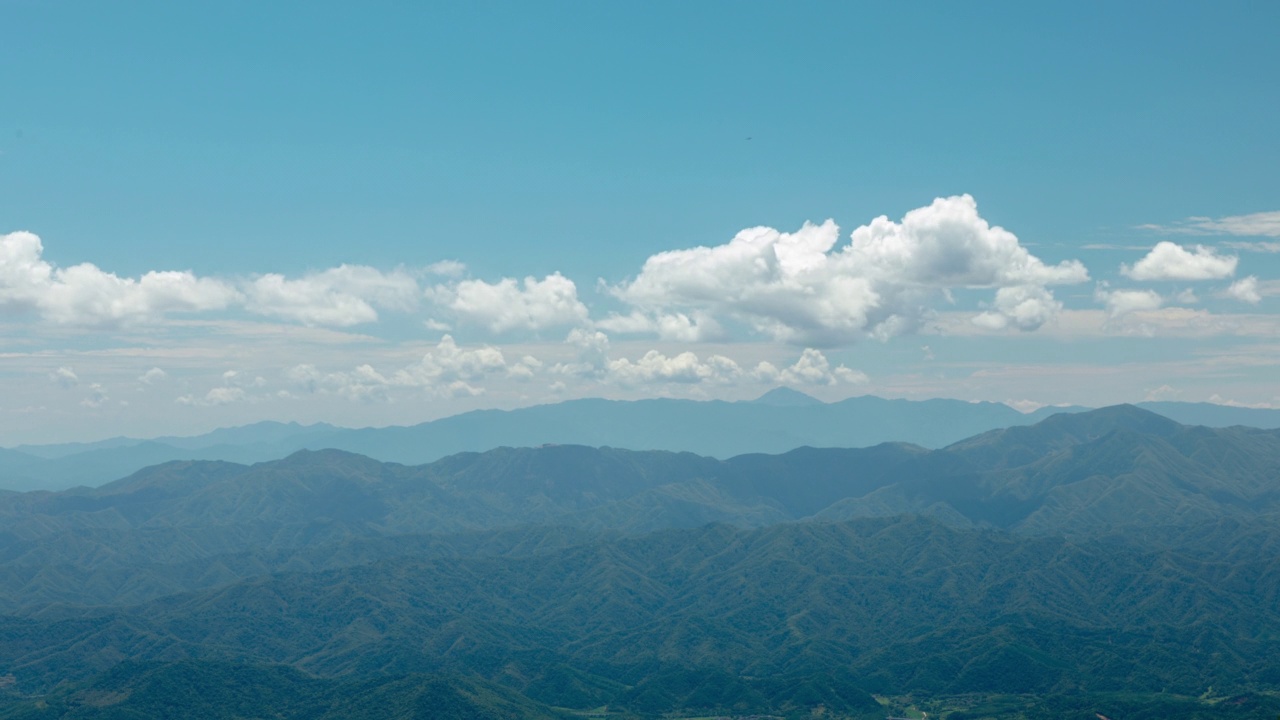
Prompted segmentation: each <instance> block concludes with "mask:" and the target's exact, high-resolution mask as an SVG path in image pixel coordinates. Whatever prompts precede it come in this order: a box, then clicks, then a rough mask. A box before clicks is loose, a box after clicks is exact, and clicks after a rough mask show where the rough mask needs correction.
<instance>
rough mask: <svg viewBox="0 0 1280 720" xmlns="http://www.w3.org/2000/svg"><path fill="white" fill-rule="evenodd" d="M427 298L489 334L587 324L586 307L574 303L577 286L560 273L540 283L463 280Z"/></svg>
mask: <svg viewBox="0 0 1280 720" xmlns="http://www.w3.org/2000/svg"><path fill="white" fill-rule="evenodd" d="M427 296H428V297H429V298H430V299H431V301H432V302H433V303H435V304H436V305H438V306H440V307H441V308H444V309H446V310H447V311H448V312H449V313H450V314H451V315H453V316H454V317H456V318H457V319H459V320H460V321H462V322H465V323H469V324H472V325H479V326H481V327H484V328H486V329H488V330H489V331H490V332H492V333H503V332H508V331H511V330H526V331H529V330H532V331H536V330H545V329H547V328H555V327H567V326H574V325H582V324H584V323H586V321H587V306H586V305H584V304H582V301H581V300H579V299H578V288H577V286H576V285H574V283H573V281H572V280H570V279H568V278H566V277H565V276H563V275H561V274H560V273H553V274H551V275H548V276H546V277H545V278H543V279H542V280H538V279H537V278H534V277H526V278H525V279H524V281H523V282H517V281H516V280H515V279H514V278H503V279H501V280H499V281H498V282H496V283H487V282H485V281H483V280H463V281H462V282H459V283H456V284H453V285H438V286H436V287H434V288H430V289H428V291H427Z"/></svg>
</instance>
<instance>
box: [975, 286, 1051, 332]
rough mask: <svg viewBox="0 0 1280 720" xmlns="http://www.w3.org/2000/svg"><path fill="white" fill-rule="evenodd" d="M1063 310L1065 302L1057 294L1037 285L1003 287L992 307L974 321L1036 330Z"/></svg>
mask: <svg viewBox="0 0 1280 720" xmlns="http://www.w3.org/2000/svg"><path fill="white" fill-rule="evenodd" d="M1060 312H1062V303H1060V302H1058V301H1057V300H1055V299H1054V298H1053V294H1052V293H1050V292H1049V291H1048V290H1046V289H1044V288H1043V287H1039V286H1036V285H1020V286H1016V287H1006V288H1000V289H999V290H997V291H996V299H995V302H994V303H992V304H991V309H989V310H987V311H986V312H983V313H981V314H979V315H976V316H974V318H973V322H974V324H977V325H980V326H982V327H986V328H990V329H992V330H1003V329H1004V328H1006V327H1009V326H1012V327H1016V328H1018V329H1019V330H1035V329H1036V328H1038V327H1040V326H1041V325H1044V324H1045V323H1046V322H1048V321H1049V320H1050V319H1052V318H1054V317H1056V316H1057V315H1058V313H1060Z"/></svg>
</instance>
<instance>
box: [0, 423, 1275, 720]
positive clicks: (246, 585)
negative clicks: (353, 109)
mask: <svg viewBox="0 0 1280 720" xmlns="http://www.w3.org/2000/svg"><path fill="white" fill-rule="evenodd" d="M1277 521H1280V431H1278V430H1266V429H1257V428H1248V427H1229V428H1216V429H1215V428H1208V427H1202V426H1188V425H1182V424H1179V423H1177V422H1174V421H1173V420H1170V419H1169V418H1167V417H1164V416H1162V415H1158V414H1155V413H1152V412H1149V411H1146V410H1143V409H1140V408H1136V407H1133V406H1117V407H1112V408H1105V409H1101V410H1096V411H1088V412H1077V413H1064V414H1057V415H1052V416H1049V417H1047V418H1045V419H1043V420H1041V421H1040V422H1038V423H1036V424H1034V425H1026V426H1014V427H1007V428H1003V429H997V430H990V431H987V432H983V433H980V434H977V435H975V436H973V437H969V438H967V439H964V440H960V441H958V442H954V443H951V444H948V445H946V446H944V447H941V448H937V449H929V448H926V447H922V446H920V445H917V444H910V443H903V442H894V443H883V444H879V445H875V446H872V447H865V448H811V447H804V448H799V449H795V450H791V451H789V452H785V453H781V454H760V453H756V454H745V455H737V456H733V457H729V458H726V459H717V458H714V457H707V456H702V455H696V454H693V453H685V452H670V451H654V450H622V449H616V448H609V447H588V446H581V445H549V446H542V447H517V448H512V447H503V448H498V449H493V450H488V451H485V452H469V453H459V454H455V455H451V456H448V457H445V458H443V459H439V460H437V461H435V462H432V463H430V464H425V465H402V464H396V463H387V462H380V461H377V460H373V459H371V458H369V457H365V456H361V455H357V454H353V453H350V452H345V451H341V450H320V451H307V450H304V451H299V452H296V453H294V454H292V455H290V456H288V457H286V458H283V459H280V460H273V461H270V462H263V463H258V464H254V465H243V464H236V463H231V462H225V461H180V462H169V463H164V464H161V465H157V466H154V467H150V468H147V469H145V470H142V471H140V472H137V473H135V474H133V475H131V476H129V477H127V478H123V479H121V480H118V481H115V482H111V483H108V484H106V485H103V486H101V487H97V488H76V489H73V490H67V491H63V492H29V493H14V494H9V495H4V496H0V593H2V594H0V613H3V615H2V616H0V680H3V679H5V678H8V679H7V680H4V682H0V691H3V692H7V693H8V696H7V697H8V700H7V702H6V703H0V717H6V716H12V717H138V716H145V715H147V714H148V713H155V712H157V710H156V708H157V707H159V706H158V705H157V703H160V704H161V705H162V704H163V702H165V700H164V699H165V698H169V697H172V696H173V695H174V694H175V693H177V694H179V695H181V694H182V693H201V692H215V691H216V692H218V693H223V694H225V693H231V696H228V698H227V699H226V702H225V703H224V704H225V706H226V707H229V708H241V710H236V711H235V712H232V713H231V714H223V715H216V714H215V715H207V716H209V717H215V716H216V717H265V716H268V715H270V716H273V717H299V718H301V717H418V716H422V717H429V716H432V715H431V714H430V712H429V711H430V710H431V708H435V709H436V710H435V711H436V712H437V714H436V716H447V715H439V712H440V710H439V709H440V708H443V707H451V708H454V710H456V712H457V713H458V715H457V716H458V717H495V718H497V717H551V716H563V715H565V714H566V713H568V714H570V715H572V714H573V713H582V712H587V711H591V712H593V713H596V714H603V715H614V716H618V717H632V716H634V717H648V716H657V715H663V714H672V713H675V714H698V713H701V714H706V713H717V714H739V715H745V714H753V713H765V714H777V715H788V716H797V717H799V716H810V715H812V714H814V713H826V714H828V715H833V716H846V717H884V716H885V715H886V714H890V713H895V712H896V713H902V712H906V707H905V705H906V704H907V703H909V702H914V703H917V705H918V706H919V707H920V708H924V707H926V705H924V704H923V703H924V702H925V701H926V700H928V701H930V702H934V703H942V704H935V705H929V706H928V707H931V708H935V710H934V712H935V714H937V713H942V714H944V715H947V714H948V713H949V715H947V716H948V717H954V718H963V717H1093V715H1094V713H1097V712H1101V713H1103V714H1106V715H1108V716H1109V717H1117V716H1119V715H1118V714H1116V713H1117V709H1120V710H1123V715H1124V716H1125V717H1144V716H1146V717H1157V716H1158V717H1257V716H1259V714H1260V713H1267V712H1270V713H1271V714H1273V715H1274V714H1275V712H1276V705H1277V701H1276V695H1275V694H1274V693H1277V692H1280V671H1278V668H1280V666H1277V665H1276V664H1275V663H1274V658H1275V657H1280V535H1277V534H1276V532H1275V530H1274V529H1275V527H1277ZM210 678H224V679H226V682H221V681H219V682H214V681H213V680H210ZM210 683H213V685H212V686H211V685H210ZM201 688H204V689H201ZM228 688H231V689H230V690H229V689H228ZM873 696H874V697H873ZM995 697H1000V698H1004V700H1003V701H1002V702H1004V703H1005V704H1003V705H999V704H998V703H997V705H999V708H1003V709H998V710H992V709H991V708H992V707H996V705H991V706H990V707H987V706H980V705H981V703H980V702H979V700H978V699H979V698H981V699H982V702H994V701H993V700H992V698H995ZM362 698H363V699H364V701H366V702H360V699H362ZM904 698H906V699H904ZM1010 698H1012V699H1010ZM930 699H931V700H930ZM966 702H967V703H969V704H968V705H965V704H964V703H966ZM946 703H950V704H946ZM957 703H958V704H957ZM39 707H43V708H45V710H46V711H48V712H49V713H55V714H51V715H50V714H46V715H39V714H38V711H39ZM357 707H358V708H360V709H359V710H357V709H356V708H357ZM244 708H251V709H252V710H253V713H256V714H252V713H249V712H248V711H243V709H244ZM388 708H390V710H389V709H388ZM415 708H417V710H415ZM424 708H425V709H424ZM983 708H986V709H983ZM392 710H394V712H393V711H392ZM419 711H421V712H419ZM228 712H231V711H228ZM379 712H382V713H383V714H377V713H379ZM451 712H452V711H451ZM1155 712H1158V713H1159V714H1158V715H1157V714H1146V713H1155ZM6 713H7V714H6ZM24 713H25V714H24ZM33 713H35V714H33ZM113 713H114V714H113ZM129 713H134V714H132V715H130V714H129ZM361 713H364V714H361ZM415 713H416V714H415ZM421 713H428V714H425V715H424V714H421ZM966 713H968V714H966ZM983 713H986V714H985V715H984V714H983ZM152 716H154V714H153V715H152Z"/></svg>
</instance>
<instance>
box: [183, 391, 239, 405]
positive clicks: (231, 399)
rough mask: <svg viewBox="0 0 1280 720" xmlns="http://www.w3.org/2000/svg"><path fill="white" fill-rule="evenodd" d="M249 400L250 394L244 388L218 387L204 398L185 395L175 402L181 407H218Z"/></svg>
mask: <svg viewBox="0 0 1280 720" xmlns="http://www.w3.org/2000/svg"><path fill="white" fill-rule="evenodd" d="M248 399H249V394H248V393H246V392H245V390H244V388H239V387H216V388H212V389H211V390H209V392H207V393H205V394H204V395H203V396H202V397H198V398H197V397H195V396H194V395H183V396H181V397H179V398H178V399H177V400H175V402H177V403H178V404H179V405H194V406H198V407H216V406H218V405H230V404H232V403H238V402H243V401H245V400H248Z"/></svg>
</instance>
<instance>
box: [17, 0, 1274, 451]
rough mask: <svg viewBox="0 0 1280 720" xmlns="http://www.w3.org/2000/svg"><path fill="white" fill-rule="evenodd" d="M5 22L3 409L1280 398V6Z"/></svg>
mask: <svg viewBox="0 0 1280 720" xmlns="http://www.w3.org/2000/svg"><path fill="white" fill-rule="evenodd" d="M0 25H3V26H4V27H5V28H6V30H7V32H6V33H5V36H6V37H5V41H4V43H0V67H3V68H5V71H4V72H3V73H0V99H2V102H0V235H2V236H3V238H4V246H3V247H4V252H3V253H0V331H3V336H2V337H3V338H4V347H3V348H2V349H0V387H3V389H4V392H3V393H0V397H3V398H4V400H3V401H0V444H3V445H9V444H15V443H17V442H31V441H42V440H58V439H89V438H96V437H102V436H107V435H112V434H117V433H122V432H123V433H128V434H134V435H155V434H160V433H166V432H175V431H176V432H198V431H201V430H204V429H208V428H211V427H215V426H218V425H227V424H237V423H242V422H250V421H253V420H258V419H266V418H270V419H278V420H293V419H296V420H300V421H304V422H310V421H316V420H326V421H329V422H335V423H339V424H345V425H368V424H372V425H383V424H389V423H408V422H417V421H420V420H424V419H429V418H432V417H439V416H441V415H445V414H451V413H453V412H458V411H461V410H466V409H470V408H475V407H512V406H517V405H523V404H530V403H535V402H549V401H555V400H557V399H563V398H567V397H578V396H585V395H603V396H608V397H652V396H663V395H672V396H681V397H707V398H726V399H733V398H740V397H749V396H752V395H756V394H759V393H760V392H763V391H764V390H765V389H768V387H771V386H772V385H776V384H791V385H793V386H796V387H799V388H801V389H804V390H806V391H808V392H811V393H813V394H815V395H818V396H821V397H824V398H827V399H837V398H840V397H846V396H849V395H854V394H863V393H875V394H882V395H889V396H900V397H932V396H944V397H959V398H964V399H986V400H999V401H1008V402H1012V403H1017V404H1021V405H1023V406H1027V407H1029V406H1032V405H1035V404H1045V403H1048V404H1052V403H1085V404H1094V405H1097V404H1105V403H1107V402H1112V401H1136V400H1143V399H1146V398H1160V399H1181V400H1196V401H1200V400H1213V401H1216V402H1238V403H1246V404H1263V405H1272V406H1280V381H1277V379H1276V378H1277V372H1276V370H1277V366H1276V362H1275V361H1273V358H1276V357H1280V352H1278V351H1280V339H1278V338H1277V332H1280V315H1277V313H1278V312H1280V300H1277V297H1280V285H1278V283H1280V197H1278V195H1280V192H1277V188H1280V177H1278V176H1280V135H1278V134H1277V133H1276V132H1275V128H1276V127H1280V92H1277V91H1276V90H1277V85H1278V84H1280V70H1277V68H1280V45H1278V44H1277V43H1275V42H1274V37H1273V29H1274V28H1275V27H1277V26H1280V6H1277V5H1276V4H1275V3H1264V2H1256V3H1176V4H1170V3H1136V2H1135V3H1078V2H1077V3H1061V4H1049V3H982V4H977V5H964V4H958V3H921V4H916V5H910V6H903V7H897V6H894V7H867V6H860V5H858V4H854V3H791V4H782V3H748V2H732V3H728V2H725V3H715V2H705V3H587V2H576V3H473V4H465V5H464V4H459V5H458V6H444V5H436V4H428V3H394V4H392V3H386V4H377V3H371V4H359V5H356V4H351V3H341V4H339V3H323V2H316V3H305V4H304V3H271V4H264V3H248V2H221V3H200V2H193V3H147V2H130V3H121V4H106V3H90V2H59V3H38V2H26V1H23V0H16V1H12V0H11V2H8V3H5V4H4V5H3V7H0ZM939 199H940V200H939ZM935 200H938V202H935ZM913 212H914V213H915V214H911V213H913ZM880 216H885V217H886V218H887V220H886V221H885V222H886V223H890V225H886V226H883V227H880V229H879V230H876V229H875V227H868V229H867V230H866V232H864V233H863V234H862V235H860V236H858V237H860V238H861V240H858V239H856V238H855V240H854V241H853V245H854V246H856V252H855V251H853V250H850V251H848V252H846V251H845V249H846V248H847V247H848V246H849V245H850V235H851V233H852V234H856V232H855V231H856V230H857V229H858V228H860V227H863V226H870V224H872V223H873V220H875V218H877V217H880ZM908 218H911V219H910V220H908ZM828 219H830V220H832V221H833V222H834V225H831V226H824V225H823V223H824V222H825V221H827V220H828ZM806 222H809V223H812V226H811V227H810V229H809V230H803V229H802V228H804V226H805V223H806ZM837 226H838V230H835V229H834V228H835V227H837ZM997 227H998V228H1003V230H1000V231H996V230H993V229H992V228H997ZM751 228H774V229H776V232H774V233H773V234H772V235H770V234H769V233H768V232H764V231H760V232H754V234H752V232H748V233H746V235H739V233H740V232H743V231H748V230H749V229H751ZM735 236H737V237H738V238H739V240H738V241H736V243H731V241H732V240H733V239H734V238H735ZM33 238H35V240H33ZM832 238H834V240H833V239H832ZM33 243H35V244H33ZM814 243H816V245H815V244H814ZM824 243H825V244H824ZM1159 243H1166V244H1165V245H1158V244H1159ZM699 247H702V248H707V250H706V251H705V252H699V251H695V250H694V249H695V248H699ZM779 248H783V249H782V250H779ZM786 248H796V249H797V250H796V252H791V251H789V250H786ZM806 248H807V250H806ZM815 248H817V249H815ZM824 248H825V249H824ZM788 253H791V254H790V255H788ZM784 256H786V257H789V258H791V259H790V260H779V258H782V257H784ZM775 261H777V263H778V264H776V265H775V264H771V263H775ZM1033 261H1034V262H1033ZM86 263H87V264H90V265H88V266H86V265H85V264H86ZM753 263H756V265H753ZM759 263H764V265H765V266H768V267H764V269H760V267H757V265H758V264H759ZM90 268H91V269H90ZM752 268H755V269H754V270H753V269H752ZM1126 269H1127V271H1126ZM148 273H152V275H148ZM526 278H529V280H526ZM446 335H447V336H448V339H447V340H446V339H445V336H446ZM762 363H764V365H762ZM770 368H772V369H770Z"/></svg>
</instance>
